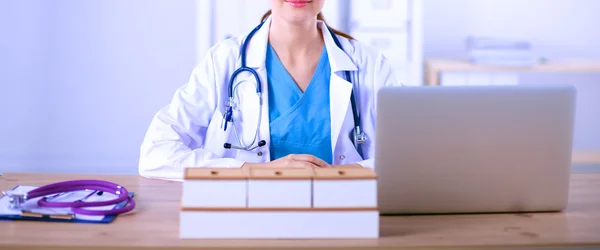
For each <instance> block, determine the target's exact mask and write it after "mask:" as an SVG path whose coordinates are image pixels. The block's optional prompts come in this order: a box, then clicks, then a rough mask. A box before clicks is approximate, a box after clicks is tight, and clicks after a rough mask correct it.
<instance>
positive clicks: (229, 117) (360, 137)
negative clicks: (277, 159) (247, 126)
mask: <svg viewBox="0 0 600 250" xmlns="http://www.w3.org/2000/svg"><path fill="white" fill-rule="evenodd" d="M264 23H265V22H262V23H261V24H259V25H258V26H256V28H254V29H253V30H252V31H251V32H250V34H248V37H246V39H245V40H244V42H243V43H242V47H241V49H240V57H241V67H240V68H238V69H237V70H236V71H234V72H233V74H232V75H231V78H230V79H229V84H228V89H227V94H228V97H229V102H228V103H227V105H226V111H225V114H224V115H223V124H222V127H223V130H224V131H227V127H228V124H229V123H230V122H231V123H232V127H233V131H234V134H235V137H236V140H237V145H232V144H231V143H228V142H226V143H225V144H224V147H225V148H226V149H239V150H245V151H253V150H254V149H256V148H258V147H262V146H265V145H266V144H267V142H266V141H265V140H260V141H258V142H257V140H258V134H259V131H260V122H261V119H260V117H262V104H263V99H262V83H261V81H260V77H259V76H258V73H257V72H256V71H255V70H254V69H252V68H250V67H248V66H246V50H247V47H248V41H250V39H252V37H253V36H254V34H255V33H256V32H257V31H258V30H259V29H260V28H261V27H262V25H263V24H264ZM328 30H329V32H330V34H331V37H333V40H334V41H335V44H336V45H337V46H338V47H339V48H340V49H342V50H343V48H342V45H341V43H340V41H339V39H338V38H337V36H336V34H335V33H334V32H333V31H331V30H330V29H328ZM242 72H249V73H250V74H252V76H253V77H254V79H255V81H256V83H255V85H256V94H257V96H258V99H259V108H258V109H259V111H258V112H259V113H258V119H257V120H258V122H257V126H256V132H255V134H254V139H253V140H252V143H250V145H244V144H243V142H242V140H241V138H240V136H239V133H238V131H237V128H236V126H235V121H234V119H233V109H234V105H235V104H234V92H235V89H236V88H237V86H235V87H234V86H233V85H234V81H235V78H236V77H237V76H238V75H239V74H240V73H242ZM344 74H345V79H346V81H350V82H352V81H351V77H350V72H349V71H344ZM350 101H351V104H352V116H353V120H354V128H353V130H352V133H351V139H352V140H353V143H354V147H355V148H356V150H357V151H358V153H359V154H360V156H361V157H363V158H364V156H363V153H362V147H361V145H362V144H364V143H365V142H366V136H365V134H364V132H363V131H362V130H361V128H360V113H359V112H358V109H357V104H356V96H355V94H354V88H352V93H351V95H350Z"/></svg>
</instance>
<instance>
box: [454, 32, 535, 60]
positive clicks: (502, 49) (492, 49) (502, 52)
mask: <svg viewBox="0 0 600 250" xmlns="http://www.w3.org/2000/svg"><path fill="white" fill-rule="evenodd" d="M466 47H467V54H468V58H469V61H471V63H474V64H483V65H492V66H515V67H519V66H521V67H523V66H533V65H535V64H536V63H537V59H536V57H535V56H534V55H533V52H532V45H531V43H530V42H528V41H524V40H516V39H507V38H492V37H475V36H469V37H467V41H466Z"/></svg>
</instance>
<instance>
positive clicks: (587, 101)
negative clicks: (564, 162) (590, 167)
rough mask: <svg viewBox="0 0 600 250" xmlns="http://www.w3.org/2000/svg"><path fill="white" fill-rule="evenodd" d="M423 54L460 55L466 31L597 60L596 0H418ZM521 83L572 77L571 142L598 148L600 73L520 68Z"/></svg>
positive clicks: (557, 56) (540, 51)
mask: <svg viewBox="0 0 600 250" xmlns="http://www.w3.org/2000/svg"><path fill="white" fill-rule="evenodd" d="M423 1H424V7H423V11H424V13H423V18H424V48H423V49H424V55H425V57H428V58H439V57H450V58H456V57H460V58H465V53H464V51H465V49H464V48H465V45H464V39H465V37H466V36H468V35H483V36H503V37H511V38H520V39H527V40H530V41H531V42H533V44H534V51H535V54H536V55H538V56H541V57H547V58H549V59H550V60H562V59H567V58H584V59H594V58H595V59H598V60H600V29H599V28H598V27H600V1H598V0H526V1H521V0H451V1H446V0H423ZM519 80H520V83H521V84H538V83H572V84H575V86H576V87H577V89H578V92H579V101H578V103H577V105H578V109H577V116H578V117H577V119H576V128H575V148H576V149H584V150H595V151H598V150H600V129H598V128H600V73H583V74H571V73H569V74H562V73H551V74H548V73H524V74H520V75H519Z"/></svg>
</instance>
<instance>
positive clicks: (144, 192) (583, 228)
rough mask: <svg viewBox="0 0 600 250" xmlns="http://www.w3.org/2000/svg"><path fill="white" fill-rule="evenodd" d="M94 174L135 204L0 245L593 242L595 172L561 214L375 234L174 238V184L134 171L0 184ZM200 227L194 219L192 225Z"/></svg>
mask: <svg viewBox="0 0 600 250" xmlns="http://www.w3.org/2000/svg"><path fill="white" fill-rule="evenodd" d="M82 178H85V179H87V178H100V179H104V180H108V181H114V182H117V183H119V184H122V185H124V186H126V187H127V188H128V189H129V190H130V191H134V192H135V193H136V194H137V195H136V201H137V203H138V207H137V208H136V209H135V210H134V211H135V212H133V213H132V214H126V215H121V216H119V218H117V219H116V220H115V221H114V222H113V223H111V224H98V225H96V224H71V223H51V222H25V221H17V222H11V221H2V222H0V248H8V249H80V248H81V249H83V248H84V249H111V250H117V249H263V248H267V247H277V249H293V248H294V249H298V248H305V249H311V250H317V249H327V248H339V249H416V248H419V249H423V248H425V249H449V248H451V249H467V248H477V249H481V248H484V247H485V248H495V247H498V248H500V247H506V246H509V247H535V248H538V247H539V248H547V247H586V246H600V175H598V174H588V175H573V177H572V183H571V184H572V185H571V192H570V194H571V196H570V204H569V206H568V208H567V210H566V211H565V212H564V213H541V214H493V215H488V214H482V215H444V216H393V217H382V220H381V238H380V239H377V240H304V241H301V240H180V239H179V238H178V224H179V210H178V208H179V197H180V195H181V185H180V183H176V182H167V181H159V180H149V179H144V178H141V177H137V176H85V175H42V174H3V175H2V176H1V177H0V188H1V189H2V190H4V189H9V188H12V187H14V186H15V185H17V184H22V185H36V186H37V185H44V184H48V183H51V182H56V181H63V180H69V179H82ZM199 226H200V225H199Z"/></svg>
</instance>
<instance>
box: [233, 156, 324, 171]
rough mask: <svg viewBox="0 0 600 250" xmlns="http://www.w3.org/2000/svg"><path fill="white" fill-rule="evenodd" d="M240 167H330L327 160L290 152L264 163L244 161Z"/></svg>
mask: <svg viewBox="0 0 600 250" xmlns="http://www.w3.org/2000/svg"><path fill="white" fill-rule="evenodd" d="M242 167H245V168H253V167H261V168H265V167H266V168H330V167H332V166H331V165H329V164H328V163H327V162H325V161H323V160H321V159H319V158H318V157H316V156H314V155H309V154H290V155H287V156H285V157H281V158H279V159H277V160H274V161H270V162H265V163H245V164H244V165H243V166H242Z"/></svg>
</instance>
